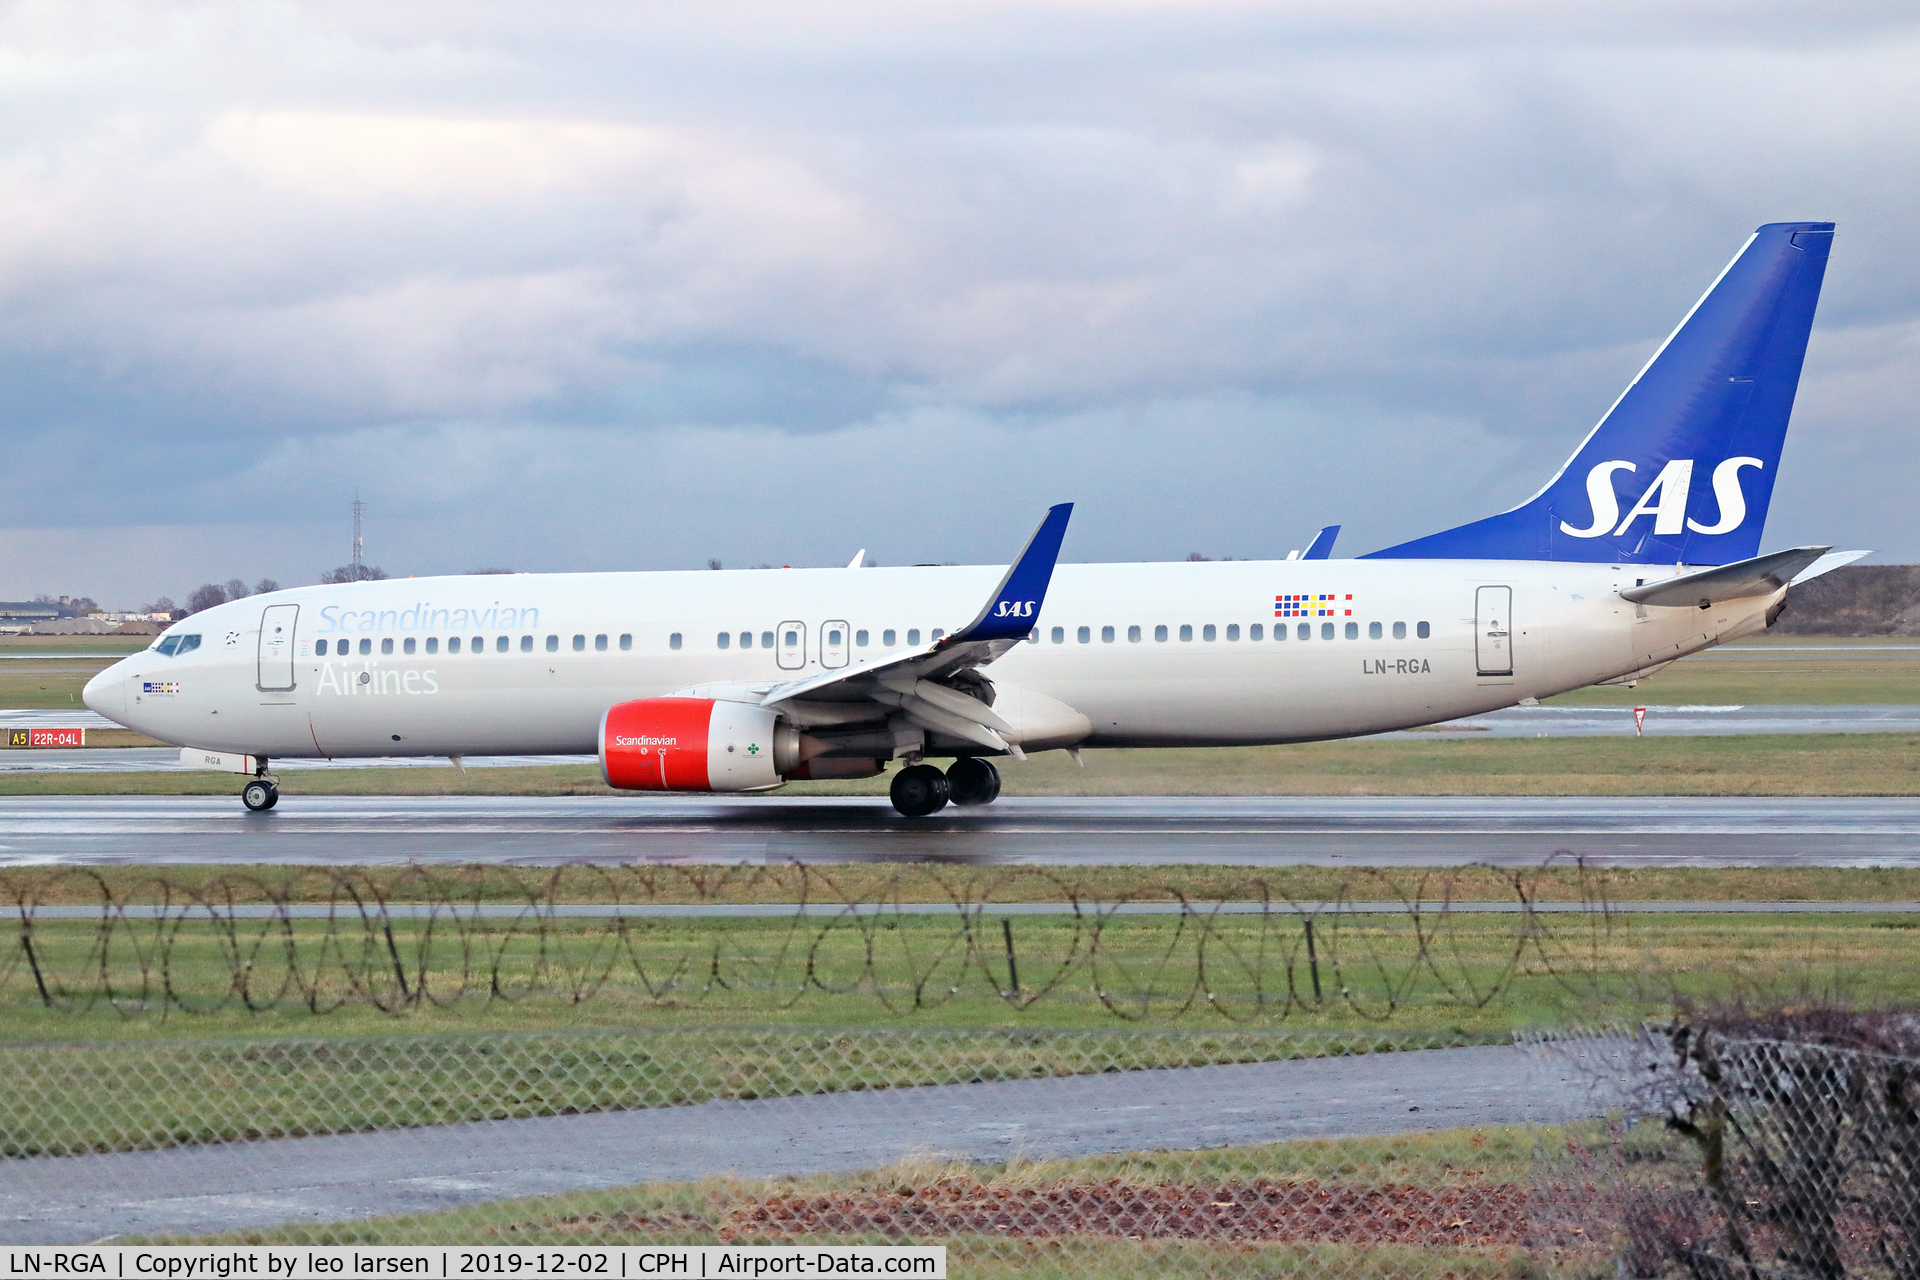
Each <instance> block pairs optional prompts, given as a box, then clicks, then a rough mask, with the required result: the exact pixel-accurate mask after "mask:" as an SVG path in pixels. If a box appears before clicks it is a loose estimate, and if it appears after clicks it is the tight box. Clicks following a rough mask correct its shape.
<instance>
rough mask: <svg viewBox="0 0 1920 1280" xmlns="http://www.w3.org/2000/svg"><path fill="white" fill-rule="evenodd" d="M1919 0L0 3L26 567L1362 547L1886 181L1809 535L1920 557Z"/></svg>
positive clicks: (1854, 277)
mask: <svg viewBox="0 0 1920 1280" xmlns="http://www.w3.org/2000/svg"><path fill="white" fill-rule="evenodd" d="M1916 67H1920V16H1917V15H1916V13H1915V11H1914V9H1913V7H1912V6H1911V5H1910V4H1895V3H1866V2H1862V3H1846V2H1844V0H1843V2H1841V3H1835V4H1828V5H1823V6H1818V7H1815V8H1809V7H1808V6H1806V5H1804V4H1795V5H1791V6H1789V5H1787V4H1783V3H1778V2H1777V0H1757V2H1750V3H1739V4H1735V3H1731V2H1730V0H1661V2H1660V3H1657V4H1656V3H1636V2H1635V0H1624V2H1623V3H1620V4H1614V5H1605V6H1595V5H1593V4H1591V3H1580V4H1574V3H1548V2H1542V0H1526V2H1524V3H1522V2H1519V0H1515V2H1511V3H1509V2H1506V0H1458V2H1455V3H1446V2H1444V0H1442V2H1440V3H1435V2H1434V0H1298V2H1290V3H1251V2H1244V0H1178V2H1177V3H1175V2H1172V0H1168V2H1166V3H1162V2H1160V0H1028V2H1025V3H1019V4H1014V3H1006V2H1003V0H978V2H975V3H946V2H942V0H924V2H921V3H914V4H902V3H900V2H899V0H887V2H886V3H879V2H873V3H867V2H862V0H818V2H817V3H813V4H807V5H793V4H778V5H775V4H758V3H725V2H724V0H722V2H719V3H712V4H703V5H687V4H684V3H674V4H666V3H650V2H648V0H618V2H606V3H602V2H601V0H571V2H570V3H566V4H562V5H528V4H525V3H524V2H523V0H513V2H511V3H508V2H500V0H457V2H454V0H410V2H409V3H407V4H399V5H397V4H393V3H391V0H382V2H381V3H372V2H367V3H357V2H355V0H341V2H338V3H332V4H325V5H319V4H314V5H301V4H270V3H209V4H171V3H166V2H165V0H138V2H137V3H124V4H123V3H91V2H90V0H49V2H45V3H41V2H38V0H26V2H24V3H13V4H5V5H0V444H4V447H5V452H4V458H5V465H4V466H3V467H0V598H21V597H25V596H31V595H34V594H37V593H42V592H46V593H52V594H74V595H88V596H91V597H93V598H95V599H97V600H98V601H99V602H100V603H101V604H102V605H105V606H107V607H110V608H115V607H119V608H131V607H133V606H136V605H139V604H142V603H145V602H147V601H149V600H151V599H153V598H154V597H156V596H159V595H163V594H164V595H168V596H171V597H173V598H174V599H176V600H179V599H184V598H185V597H186V595H187V593H188V592H190V591H191V590H192V589H193V587H194V586H195V585H197V584H198V583H200V582H203V581H208V580H212V581H225V580H227V579H229V578H233V577H241V578H245V579H247V580H249V581H251V580H254V579H257V578H259V577H262V576H267V577H272V578H274V579H276V580H278V581H279V582H281V583H282V584H285V585H294V584H299V583H307V582H314V581H317V580H318V579H319V576H320V575H321V574H322V573H323V572H325V571H326V570H327V569H329V568H331V567H333V566H336V565H339V564H342V563H344V562H345V561H346V559H347V558H348V554H349V550H350V547H349V542H350V529H351V516H350V506H351V503H352V502H353V499H354V497H355V495H356V494H358V495H359V497H360V498H361V499H363V500H364V502H365V503H366V556H367V560H368V561H369V562H370V563H373V564H377V565H380V566H381V567H383V568H384V569H385V570H386V571H387V572H388V573H390V574H393V575H396V576H400V575H407V574H416V575H424V574H431V573H449V572H463V571H469V570H473V569H478V568H483V567H504V568H510V569H514V570H520V571H559V570H601V569H668V568H699V567H703V566H705V565H706V563H707V561H708V560H709V559H710V558H711V559H718V560H720V561H722V562H723V563H724V564H726V565H728V566H729V567H745V566H751V565H756V564H761V563H772V564H795V565H821V564H840V563H845V562H846V561H847V560H848V559H849V558H850V557H851V556H852V555H853V553H854V552H855V551H856V550H859V549H861V548H866V549H867V551H868V553H869V556H870V557H871V558H873V559H877V560H878V561H880V562H881V563H885V564H901V563H918V562H959V563H981V562H989V563H992V562H997V563H1004V562H1005V561H1006V559H1007V558H1008V557H1010V556H1011V555H1012V554H1013V553H1014V552H1015V551H1016V550H1017V549H1018V547H1019V546H1020V544H1021V543H1022V542H1023V541H1024V539H1025V538H1026V536H1027V534H1028V533H1029V532H1030V531H1031V529H1032V527H1033V526H1034V524H1035V523H1037V521H1038V520H1039V517H1040V515H1041V514H1042V512H1043V510H1044V508H1045V507H1046V506H1047V505H1048V504H1050V503H1053V502H1059V501H1073V502H1076V503H1078V504H1079V505H1078V506H1077V508H1076V512H1075V516H1074V524H1073V527H1072V530H1071V531H1070V533H1069V535H1068V541H1067V545H1066V548H1065V551H1064V553H1063V554H1064V558H1066V559H1068V560H1082V561H1111V560H1165V559H1180V558H1184V557H1185V556H1186V555H1187V554H1188V553H1189V552H1194V551H1197V552H1200V553H1202V554H1205V555H1208V556H1213V557H1221V556H1233V557H1237V558H1238V557H1277V556H1284V555H1285V554H1286V553H1287V552H1288V551H1289V550H1291V549H1294V548H1298V547H1303V546H1305V545H1306V543H1307V541H1308V539H1309V538H1310V537H1311V536H1312V533H1313V531H1314V530H1315V529H1316V528H1318V527H1319V526H1320V525H1323V524H1333V523H1338V524H1341V525H1343V526H1344V531H1343V532H1342V534H1341V538H1340V542H1339V545H1338V547H1337V548H1336V555H1354V554H1359V553H1362V552H1365V551H1368V550H1372V549H1375V548H1378V547H1381V546H1386V545H1390V544H1392V543H1394V542H1397V541H1401V540H1404V539H1407V538H1411V537H1415V536H1418V535H1420V534H1423V533H1427V532H1431V531H1434V530H1437V529H1441V528H1445V527H1448V526H1451V525H1454V524H1458V523H1461V522H1464V521H1466V520H1469V519H1473V518H1476V517H1478V516H1482V515H1487V514H1490V513H1492V512H1494V511H1497V510H1501V509H1504V508H1506V507H1508V506H1511V505H1513V504H1514V503H1516V502H1518V501H1520V500H1522V499H1524V498H1526V497H1527V496H1528V495H1529V494H1531V493H1532V492H1533V491H1534V490H1535V489H1537V488H1538V487H1539V485H1540V484H1541V483H1542V482H1543V481H1544V480H1545V479H1546V478H1547V477H1548V476H1549V475H1550V474H1552V472H1553V471H1554V470H1555V469H1556V468H1557V467H1558V466H1559V464H1560V463H1561V461H1563V460H1564V459H1565V458H1566V456H1567V455H1568V454H1570V453H1571V452H1572V451H1573V448H1574V446H1575V445H1576V444H1577V443H1578V442H1579V441H1580V439H1581V438H1582V437H1583V436H1584V435H1585V433H1586V432H1587V430H1588V429H1589V428H1590V427H1591V426H1592V424H1593V423H1594V421H1596V420H1597V419H1598V418H1599V416H1600V415H1601V414H1602V413H1604V412H1605V410H1606V408H1607V407H1608V405H1609V404H1610V403H1611V402H1612V400H1613V398H1614V397H1615V395H1617V394H1618V393H1619V391H1620V390H1621V389H1622V388H1623V387H1624V386H1625V385H1626V383H1627V381H1628V380H1629V379H1630V378H1631V377H1632V376H1633V374H1634V373H1635V372H1636V371H1637V370H1638V369H1639V367H1640V365H1641V364H1642V363H1643V362H1644V360H1645V359H1646V358H1647V356H1648V355H1649V354H1650V353H1651V352H1652V350H1653V349H1654V347H1655V346H1656V345H1657V344H1658V343H1659V341H1660V340H1661V339H1662V338H1663V337H1664V336H1665V335H1666V333H1667V332H1668V331H1669V330H1670V329H1671V328H1672V327H1673V325H1674V324H1675V323H1676V322H1677V321H1678V320H1679V319H1680V317H1681V316H1682V315H1683V314H1684V313H1685V312H1686V310H1687V308H1688V307H1689V306H1691V305H1692V303H1693V302H1694V300H1695V299H1696V298H1697V297H1698V296H1699V294H1700V293H1701V291H1702V290H1703V289H1704V288H1705V287H1706V286H1707V285H1708V284H1709V283H1710V282H1711V281H1712V280H1713V278H1714V277H1715V276H1716V275H1717V274H1718V272H1719V271H1720V269H1721V267H1722V266H1724V265H1725V263H1726V262H1727V260H1728V259H1729V258H1730V257H1731V256H1732V255H1733V253H1734V252H1735V251H1736V250H1737V249H1738V248H1739V247H1740V245H1741V244H1742V242H1743V241H1744V240H1745V238H1746V236H1747V235H1748V233H1749V232H1751V231H1752V229H1753V228H1754V227H1755V226H1756V225H1758V224H1760V223H1763V222H1774V221H1793V220H1809V219H1822V220H1834V221H1837V222H1838V223H1839V232H1838V235H1837V237H1836V241H1835V246H1834V250H1833V257H1832V262H1831V266H1830V269H1829V271H1828V274H1827V282H1826V288H1825V292H1824V294H1823V296H1822V300H1821V304H1820V311H1819V314H1818V317H1817V319H1816V322H1815V326H1814V335H1813V340H1812V343H1811V346H1810V348H1809V352H1808V358H1807V364H1806V371H1805V375H1804V377H1803V380H1802V383H1801V388H1800V398H1799V403H1798V406H1797V409H1796V412H1795V417H1794V425H1793V429H1792V431H1791V432H1790V434H1789V437H1788V444H1787V454H1786V457H1785V459H1784V461H1783V465H1782V470H1781V475H1780V479H1779V482H1778V488H1777V490H1776V494H1775V498H1774V503H1773V508H1772V512H1771V515H1770V517H1769V523H1768V527H1767V530H1766V538H1765V545H1766V546H1768V547H1769V548H1773V547H1785V546H1793V545H1799V544H1804V543H1813V542H1820V543H1831V544H1834V545H1838V546H1843V547H1870V548H1873V549H1875V551H1876V552H1877V556H1876V559H1877V560H1878V561H1880V562H1883V563H1884V562H1910V561H1916V560H1920V528H1917V527H1916V522H1915V520H1914V518H1913V515H1912V512H1913V511H1914V509H1915V503H1914V500H1913V496H1912V495H1914V494H1915V493H1916V492H1920V448H1916V443H1915V440H1914V434H1915V433H1914V432H1913V430H1912V429H1911V427H1910V419H1911V415H1912V413H1913V409H1912V406H1914V405H1915V404H1916V403H1920V254H1916V253H1915V251H1914V240H1913V237H1914V236H1915V233H1916V230H1917V228H1916V218H1917V217H1920V215H1917V214H1916V211H1920V75H1916V74H1915V73H1914V69H1915V68H1916Z"/></svg>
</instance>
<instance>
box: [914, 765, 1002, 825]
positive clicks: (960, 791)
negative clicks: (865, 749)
mask: <svg viewBox="0 0 1920 1280" xmlns="http://www.w3.org/2000/svg"><path fill="white" fill-rule="evenodd" d="M891 795H892V797H893V807H894V808H896V809H898V810H899V811H900V812H901V814H902V815H903V816H905V817H908V818H924V817H927V816H928V815H929V814H935V813H938V812H940V811H941V810H942V809H944V808H946V807H947V804H948V802H952V803H953V804H958V805H976V804H992V803H993V802H994V801H995V800H997V799H998V798H999V796H1000V771H999V770H998V769H996V768H994V767H993V765H992V763H991V762H989V761H986V760H982V759H980V758H978V757H977V756H962V757H961V758H960V759H958V760H955V761H954V762H953V767H952V768H950V769H948V770H947V771H946V772H945V773H942V772H940V770H938V769H936V768H934V767H933V766H932V765H930V764H910V765H908V766H907V767H906V768H904V769H902V770H901V771H900V772H898V773H896V774H894V775H893V786H892V788H891Z"/></svg>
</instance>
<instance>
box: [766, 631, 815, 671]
mask: <svg viewBox="0 0 1920 1280" xmlns="http://www.w3.org/2000/svg"><path fill="white" fill-rule="evenodd" d="M774 639H775V640H776V641H777V642H778V644H777V645H776V650H777V652H778V654H779V659H780V669H781V670H782V671H798V670H800V668H802V667H804V666H806V665H807V624H806V623H804V622H783V623H781V624H780V630H779V632H778V633H776V635H775V636H774Z"/></svg>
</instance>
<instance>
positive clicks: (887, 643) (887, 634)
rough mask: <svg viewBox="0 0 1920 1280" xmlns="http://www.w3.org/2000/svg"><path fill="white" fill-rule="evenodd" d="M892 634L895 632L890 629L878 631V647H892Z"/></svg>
mask: <svg viewBox="0 0 1920 1280" xmlns="http://www.w3.org/2000/svg"><path fill="white" fill-rule="evenodd" d="M894 635H895V633H894V632H892V631H882V632H881V633H880V647H881V648H883V649H891V648H893V646H894V643H895V641H894Z"/></svg>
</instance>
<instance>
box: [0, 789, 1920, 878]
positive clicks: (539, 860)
mask: <svg viewBox="0 0 1920 1280" xmlns="http://www.w3.org/2000/svg"><path fill="white" fill-rule="evenodd" d="M1556 853H1560V854H1579V855H1581V856H1584V857H1587V858H1590V859H1593V860H1595V861H1597V862H1599V863H1603V864H1606V865H1612V866H1715V865H1788V866H1920V797H1905V798H1864V797H1863V798H1852V797H1848V798H1839V799H1832V798H1804V797H1791V798H1747V797H1735V798H1719V797H1571V798H1569V797H1488V798H1477V797H1475V798H1468V797H1438V798H1426V797H1311V796H1309V797H1296V796H1282V797H1252V798H1217V797H1130V798H1120V799H1003V800H1001V801H1000V802H998V803H997V804H994V805H992V806H989V807H987V808H985V809H954V808H949V809H946V810H944V811H942V812H941V813H940V814H938V815H936V816H935V817H933V818H930V819H920V820H909V819H904V818H901V817H900V816H898V815H897V814H896V813H894V811H893V809H892V807H891V806H890V805H888V804H887V803H886V801H884V800H880V799H866V798H846V799H833V798H824V797H822V798H813V797H808V798H780V797H777V796H767V797H712V796H699V797H694V796H570V797H559V798H541V799H522V798H513V797H491V796H489V797H465V796H448V797H442V796H431V797H424V796H423V797H385V796H299V797H290V798H288V799H286V800H283V801H282V802H281V805H280V807H279V808H277V809H275V810H273V811H271V812H269V813H264V814H250V813H248V812H246V811H245V810H244V809H243V808H242V807H241V805H240V801H239V799H238V798H237V797H233V798H227V797H174V796H163V797H146V796H31V797H26V796H22V797H7V798H0V865H12V866H22V865H49V864H60V863H66V864H79V863H89V864H103V863H138V864H159V863H291V864H300V863H305V864H320V865H327V864H368V863H372V864H405V863H409V862H423V863H434V862H438V863H458V862H511V863H522V864H535V865H553V864H560V863H569V862H657V863H721V864H729V863H740V862H765V863H788V862H808V863H823V862H890V861H898V862H912V861H929V862H950V863H955V864H990V863H1006V864H1048V863H1059V864H1078V865H1175V864H1198V863H1221V864H1234V865H1243V866H1280V865H1289V864H1315V865H1328V866H1347V865H1352V866H1451V865H1460V864H1465V863H1473V862H1490V863H1499V864H1505V865H1532V864H1537V863H1539V862H1540V861H1542V860H1543V859H1545V858H1548V857H1550V856H1552V855H1554V854H1556Z"/></svg>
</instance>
